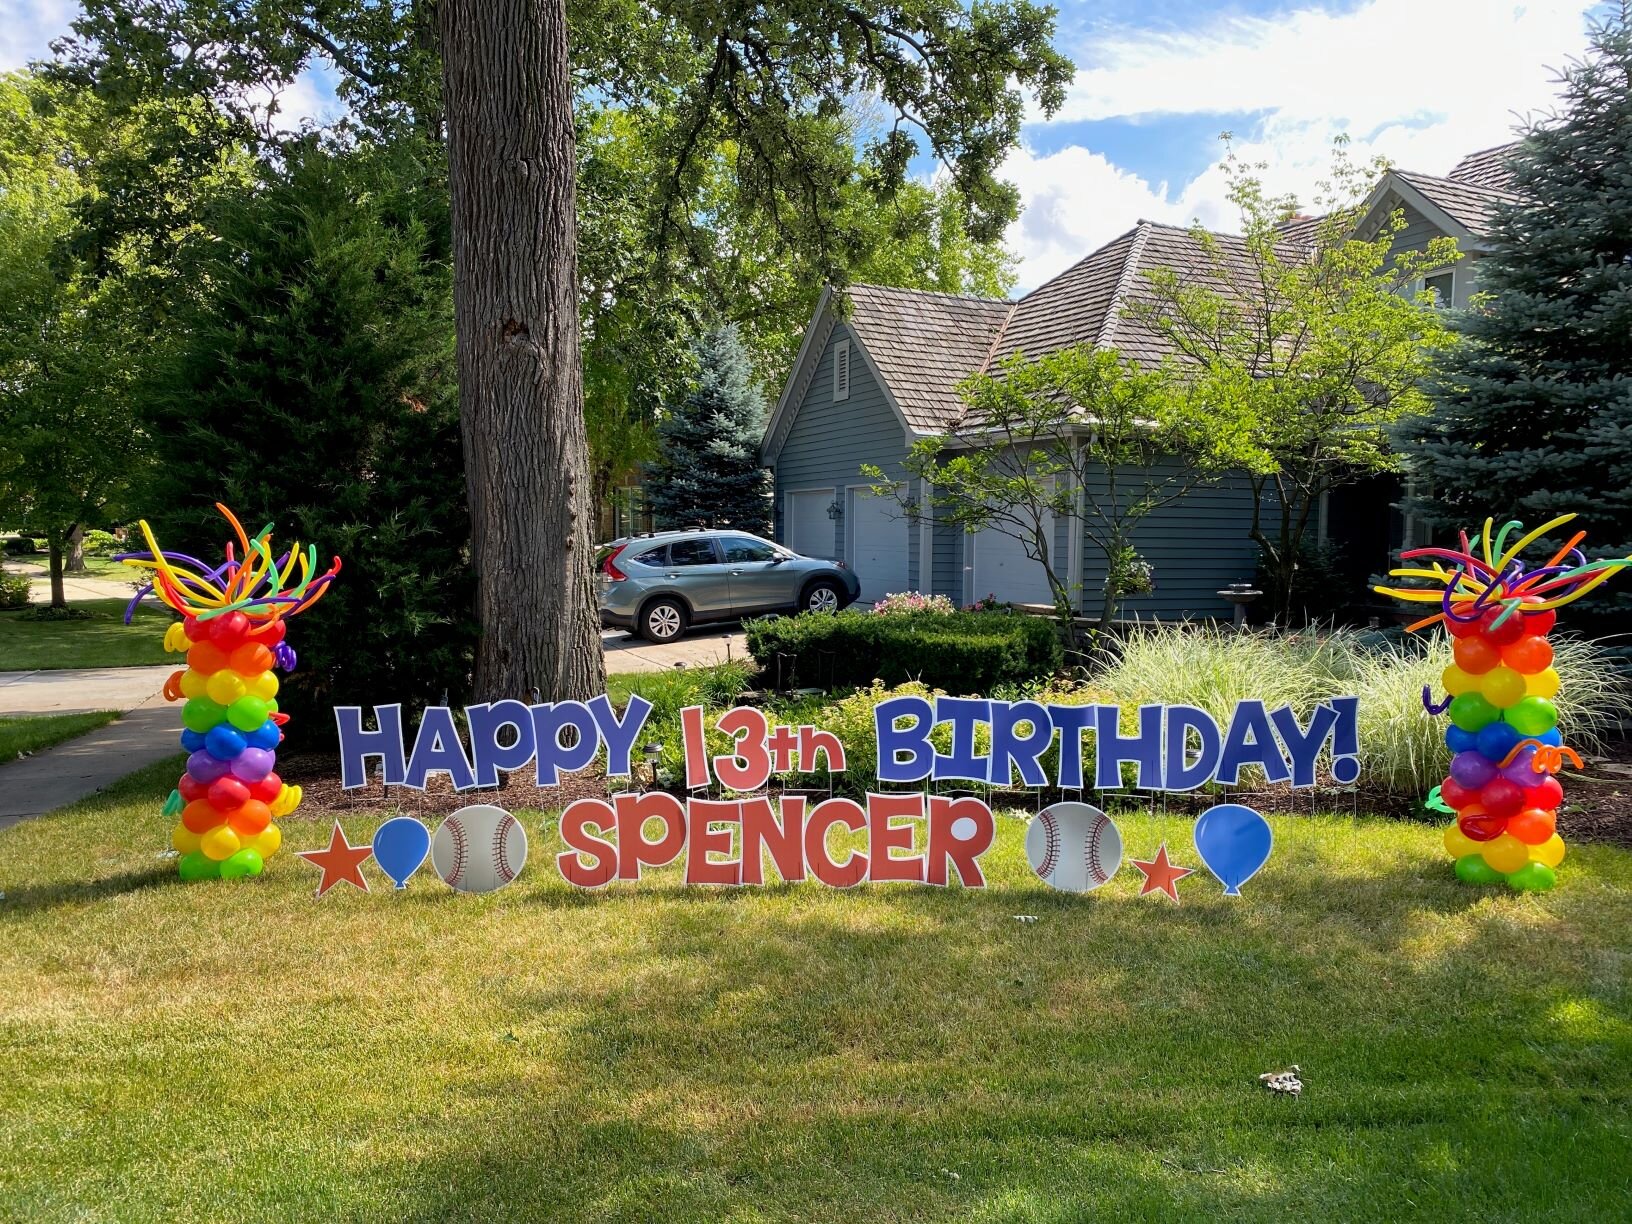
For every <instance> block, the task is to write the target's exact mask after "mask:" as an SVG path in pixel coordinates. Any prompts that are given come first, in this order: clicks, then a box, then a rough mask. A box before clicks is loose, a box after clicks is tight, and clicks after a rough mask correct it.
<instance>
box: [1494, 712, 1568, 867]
mask: <svg viewBox="0 0 1632 1224" xmlns="http://www.w3.org/2000/svg"><path fill="white" fill-rule="evenodd" d="M1503 718H1505V719H1506V720H1507V721H1508V722H1509V723H1510V724H1512V727H1513V729H1514V730H1515V731H1517V732H1518V733H1519V734H1520V735H1546V734H1547V732H1549V731H1551V730H1552V729H1553V728H1554V727H1555V726H1557V725H1558V707H1557V706H1555V705H1554V704H1553V703H1552V702H1550V701H1548V700H1547V698H1545V697H1526V698H1524V699H1523V700H1522V701H1520V702H1519V703H1518V704H1517V705H1515V706H1513V707H1512V708H1511V709H1509V710H1508V711H1507V712H1506V713H1505V714H1504V715H1503ZM1544 865H1545V864H1544Z"/></svg>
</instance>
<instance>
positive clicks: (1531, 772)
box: [1502, 745, 1549, 787]
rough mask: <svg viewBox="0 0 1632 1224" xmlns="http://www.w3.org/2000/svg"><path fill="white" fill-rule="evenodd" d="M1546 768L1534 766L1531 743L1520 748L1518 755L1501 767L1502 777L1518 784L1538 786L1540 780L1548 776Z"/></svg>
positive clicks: (1534, 752) (1534, 760)
mask: <svg viewBox="0 0 1632 1224" xmlns="http://www.w3.org/2000/svg"><path fill="white" fill-rule="evenodd" d="M1548 776H1549V775H1548V773H1547V771H1546V770H1541V769H1537V768H1536V749H1535V746H1534V745H1532V746H1530V747H1528V748H1521V749H1520V750H1519V755H1518V756H1516V757H1514V758H1513V759H1512V760H1511V761H1509V762H1508V763H1507V764H1506V765H1505V766H1503V767H1502V777H1504V778H1506V779H1507V780H1508V781H1509V782H1513V783H1516V784H1517V785H1519V786H1524V787H1531V786H1540V785H1541V780H1542V779H1543V778H1545V777H1548Z"/></svg>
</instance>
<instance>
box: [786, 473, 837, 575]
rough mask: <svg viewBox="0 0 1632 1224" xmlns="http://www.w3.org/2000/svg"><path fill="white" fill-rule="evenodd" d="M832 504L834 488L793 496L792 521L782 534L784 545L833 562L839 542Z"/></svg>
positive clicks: (790, 505) (812, 490) (809, 491)
mask: <svg viewBox="0 0 1632 1224" xmlns="http://www.w3.org/2000/svg"><path fill="white" fill-rule="evenodd" d="M832 504H833V490H832V489H811V490H807V491H806V492H803V493H789V494H788V508H787V515H788V518H787V523H786V525H785V526H786V529H785V530H784V531H783V533H782V543H784V544H786V545H787V546H788V547H789V548H791V549H793V551H794V552H796V553H803V554H804V555H805V556H807V557H821V558H822V559H823V560H827V561H830V560H832V559H833V558H834V557H835V556H836V555H837V554H836V553H835V552H834V550H833V544H834V541H835V540H837V539H838V535H837V532H836V530H835V528H834V526H833V520H832V519H831V518H829V517H828V514H827V508H828V507H829V506H831V505H832Z"/></svg>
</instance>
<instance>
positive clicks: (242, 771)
mask: <svg viewBox="0 0 1632 1224" xmlns="http://www.w3.org/2000/svg"><path fill="white" fill-rule="evenodd" d="M277 763H278V754H277V753H275V752H273V751H272V750H271V749H268V748H245V749H244V750H243V751H242V752H240V753H239V754H238V755H237V756H235V757H233V759H232V766H231V767H232V776H233V777H235V778H237V779H238V780H239V781H240V782H250V783H254V782H259V781H260V780H261V779H262V778H264V777H266V775H267V774H269V773H271V772H272V767H273V766H274V765H276V764H277Z"/></svg>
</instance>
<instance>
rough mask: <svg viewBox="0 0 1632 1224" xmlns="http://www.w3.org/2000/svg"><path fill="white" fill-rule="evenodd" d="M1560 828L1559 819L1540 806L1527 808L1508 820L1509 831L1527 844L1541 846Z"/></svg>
mask: <svg viewBox="0 0 1632 1224" xmlns="http://www.w3.org/2000/svg"><path fill="white" fill-rule="evenodd" d="M1557 828H1558V819H1557V817H1555V816H1554V815H1553V813H1551V812H1543V811H1542V810H1540V809H1539V808H1525V809H1524V811H1522V812H1520V813H1519V814H1518V815H1517V816H1515V817H1513V819H1512V820H1510V821H1508V822H1507V831H1508V832H1509V833H1511V834H1513V836H1514V837H1516V838H1518V839H1519V840H1520V841H1521V842H1523V843H1524V844H1525V845H1527V846H1539V845H1541V843H1542V842H1544V841H1546V840H1547V839H1548V838H1549V837H1551V836H1552V835H1553V833H1554V832H1555V831H1557Z"/></svg>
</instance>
